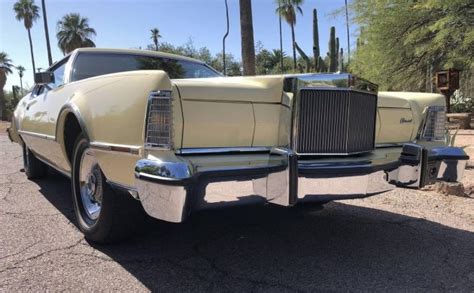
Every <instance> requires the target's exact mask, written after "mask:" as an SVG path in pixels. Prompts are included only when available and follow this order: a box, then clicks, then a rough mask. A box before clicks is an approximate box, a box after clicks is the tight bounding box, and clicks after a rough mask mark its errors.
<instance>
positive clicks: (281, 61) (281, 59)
mask: <svg viewBox="0 0 474 293" xmlns="http://www.w3.org/2000/svg"><path fill="white" fill-rule="evenodd" d="M280 6H281V0H278V11H280ZM278 25H279V26H280V52H281V55H280V70H281V73H283V71H284V70H283V34H282V29H281V14H278Z"/></svg>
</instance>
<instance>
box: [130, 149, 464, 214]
mask: <svg viewBox="0 0 474 293" xmlns="http://www.w3.org/2000/svg"><path fill="white" fill-rule="evenodd" d="M468 159H469V157H468V156H467V155H466V154H465V153H464V151H463V150H462V149H460V148H453V147H442V148H433V149H426V148H424V147H422V146H420V145H417V144H405V145H404V146H403V147H398V148H385V149H378V150H376V151H375V152H374V153H371V154H366V155H360V156H355V157H345V158H342V159H341V158H332V159H331V158H324V159H304V160H303V159H299V158H298V156H297V155H296V154H294V153H293V152H291V151H288V150H283V149H274V150H273V151H272V152H270V153H265V154H227V155H214V156H179V157H178V156H174V157H173V159H172V160H165V159H163V158H161V157H160V156H159V155H158V154H148V156H147V158H146V159H142V160H139V161H138V162H137V164H136V168H135V177H136V187H137V191H138V194H139V198H140V201H141V202H142V205H143V207H144V209H145V211H146V212H147V213H148V214H149V215H150V216H152V217H155V218H158V219H161V220H165V221H169V222H182V221H183V220H184V219H185V218H186V216H187V215H188V214H189V213H190V212H191V211H193V210H198V209H204V208H212V207H223V206H227V205H235V204H240V203H251V202H269V203H274V204H278V205H282V206H292V205H294V204H296V203H299V202H327V201H330V200H337V199H350V198H358V197H365V196H370V195H375V194H379V193H382V192H386V191H389V190H391V189H393V188H395V187H396V186H399V187H411V188H418V187H422V186H424V185H427V184H433V183H434V182H435V181H436V180H446V181H459V180H460V179H461V178H462V174H463V171H464V168H465V164H466V160H468Z"/></svg>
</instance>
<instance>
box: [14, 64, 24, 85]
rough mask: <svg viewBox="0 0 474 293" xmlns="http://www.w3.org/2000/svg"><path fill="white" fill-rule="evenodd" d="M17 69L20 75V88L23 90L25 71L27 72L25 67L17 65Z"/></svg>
mask: <svg viewBox="0 0 474 293" xmlns="http://www.w3.org/2000/svg"><path fill="white" fill-rule="evenodd" d="M16 70H17V71H18V76H19V77H20V89H21V90H22V91H23V73H24V72H25V70H26V69H25V67H23V66H21V65H18V66H17V67H16Z"/></svg>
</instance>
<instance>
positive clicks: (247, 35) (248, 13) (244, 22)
mask: <svg viewBox="0 0 474 293" xmlns="http://www.w3.org/2000/svg"><path fill="white" fill-rule="evenodd" d="M239 2H240V32H241V37H242V64H243V67H244V75H255V44H254V40H253V22H252V1H251V0H240V1H239Z"/></svg>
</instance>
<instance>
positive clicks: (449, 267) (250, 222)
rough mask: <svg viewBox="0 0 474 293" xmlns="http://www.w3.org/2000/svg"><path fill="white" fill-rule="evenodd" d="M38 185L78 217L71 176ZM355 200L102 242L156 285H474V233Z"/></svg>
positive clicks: (234, 216)
mask: <svg viewBox="0 0 474 293" xmlns="http://www.w3.org/2000/svg"><path fill="white" fill-rule="evenodd" d="M38 184H39V185H40V187H41V192H42V193H43V195H44V196H45V197H46V198H47V199H48V200H49V201H50V202H51V203H52V204H53V205H54V206H55V207H56V208H57V209H58V210H60V211H61V212H62V213H63V214H64V215H65V216H66V217H67V218H69V219H70V220H71V221H74V213H73V210H72V203H71V200H70V187H69V181H68V180H67V179H64V178H62V177H61V176H59V175H57V176H54V177H53V178H51V179H47V180H44V181H41V182H38ZM346 203H350V202H345V203H330V204H328V205H326V207H325V209H324V210H321V211H317V212H302V211H300V210H295V209H284V208H278V207H273V206H255V207H241V208H232V209H224V210H215V211H206V212H201V213H198V214H196V215H194V216H192V217H191V218H190V219H189V220H188V221H187V222H186V223H184V224H180V225H176V224H165V223H162V222H160V221H155V220H151V219H150V220H149V221H148V222H147V223H145V224H144V225H145V226H146V227H145V229H144V230H146V231H147V232H146V233H142V234H141V235H139V236H138V237H136V238H135V239H133V240H131V241H129V242H126V243H123V244H119V245H114V246H95V248H96V249H98V250H100V251H102V252H103V253H105V254H106V255H108V256H109V257H110V258H111V259H112V261H114V262H116V263H118V264H119V265H121V266H122V267H123V268H124V269H126V270H127V271H128V272H129V273H130V274H131V275H133V276H134V277H135V278H136V279H137V280H138V281H139V282H141V283H142V284H143V285H145V286H146V287H147V288H149V289H151V290H163V291H164V290H173V291H176V290H198V291H201V290H213V291H221V290H222V291H224V290H226V291H228V290H231V291H241V290H245V291H247V290H271V291H275V290H277V291H310V290H384V291H385V290H390V291H395V290H397V291H400V290H407V289H410V290H413V289H415V290H456V291H458V290H460V291H472V290H474V261H473V260H474V234H473V233H469V232H467V231H462V230H457V229H453V228H449V227H446V226H443V225H440V224H438V223H434V222H430V221H426V220H422V219H417V218H412V217H407V216H403V215H399V214H393V213H389V212H384V211H380V210H375V209H370V208H362V207H355V206H351V205H349V204H346ZM104 261H110V260H108V259H104Z"/></svg>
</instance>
